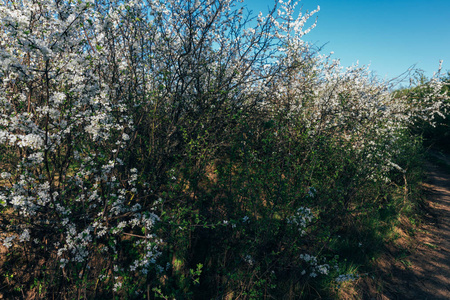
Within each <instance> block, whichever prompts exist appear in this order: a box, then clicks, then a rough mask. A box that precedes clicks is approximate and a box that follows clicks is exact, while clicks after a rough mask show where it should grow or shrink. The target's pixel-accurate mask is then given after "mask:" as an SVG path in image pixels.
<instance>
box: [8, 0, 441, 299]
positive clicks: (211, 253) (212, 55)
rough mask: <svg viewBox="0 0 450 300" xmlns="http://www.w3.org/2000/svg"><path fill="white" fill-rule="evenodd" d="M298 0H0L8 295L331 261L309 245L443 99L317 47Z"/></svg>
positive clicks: (254, 278)
mask: <svg viewBox="0 0 450 300" xmlns="http://www.w3.org/2000/svg"><path fill="white" fill-rule="evenodd" d="M295 6H296V3H293V2H291V1H287V2H285V3H283V2H282V1H280V3H276V4H275V8H274V9H273V10H272V11H270V12H269V13H268V14H267V15H264V14H262V13H260V14H259V15H258V16H257V17H252V15H250V14H247V13H245V12H244V9H243V7H242V6H241V5H240V4H238V3H236V2H235V1H232V0H226V1H218V0H197V1H181V0H170V1H149V2H145V1H144V2H142V1H135V0H131V1H125V2H124V1H101V0H98V1H93V0H86V1H77V2H73V1H52V0H43V1H34V0H22V1H4V2H2V4H1V6H0V20H1V22H0V27H1V31H0V35H1V38H0V45H1V47H0V80H1V85H0V161H1V162H0V173H1V179H0V205H1V210H2V211H1V220H0V226H1V227H0V228H1V232H0V234H1V241H0V243H1V245H2V246H3V247H4V248H6V251H7V253H8V256H7V257H6V258H5V261H3V262H2V270H3V271H4V272H3V273H4V274H13V273H14V274H16V275H15V276H14V277H11V276H12V275H11V276H5V278H2V281H3V283H2V286H7V287H8V288H7V289H6V290H7V293H8V296H9V297H31V296H32V295H35V296H36V297H41V298H49V297H53V298H55V297H56V298H58V297H59V298H107V297H115V296H117V297H120V298H136V299H142V298H146V299H148V298H154V297H163V298H164V297H165V298H169V297H170V298H202V297H204V298H225V297H230V296H231V297H238V296H239V297H243V298H263V297H269V296H271V297H282V296H283V295H286V294H287V291H289V290H291V291H295V293H297V291H300V290H303V288H302V286H305V285H308V284H311V280H314V278H315V277H320V276H328V277H330V278H331V280H333V278H336V276H339V274H336V272H334V273H333V272H331V271H330V267H329V265H328V264H327V263H324V264H320V265H319V264H318V262H317V259H319V260H320V261H322V260H325V258H320V257H319V256H320V255H322V252H321V249H323V248H324V247H325V246H326V245H327V244H328V243H329V236H331V235H334V234H335V233H336V232H337V231H339V230H341V229H342V228H344V227H345V226H344V225H345V224H346V222H347V221H346V220H348V218H352V217H354V215H353V214H352V212H354V211H358V210H360V209H362V208H364V209H365V210H366V211H367V212H368V213H370V212H371V210H373V209H375V208H376V207H378V206H379V201H380V200H379V199H380V193H381V192H380V191H382V190H383V189H384V190H385V189H386V182H389V181H390V180H391V177H392V176H391V175H392V173H393V172H396V171H398V170H401V171H402V172H403V171H405V172H406V170H407V166H405V165H402V164H400V163H399V161H398V159H399V157H401V156H402V155H403V154H404V151H406V150H405V149H407V148H408V147H409V145H408V144H406V143H405V139H404V138H403V137H404V136H405V130H406V128H407V125H408V124H409V123H410V122H411V118H413V117H414V118H416V117H419V118H422V119H424V120H431V119H432V118H433V116H434V115H435V114H436V113H439V112H441V111H442V110H443V109H444V108H445V107H444V106H445V105H446V104H445V102H436V101H434V99H436V98H435V97H432V96H430V97H427V98H424V99H418V101H416V102H414V103H411V102H410V101H406V98H405V99H403V98H394V97H392V95H391V93H390V92H389V86H388V85H386V84H384V83H381V82H378V81H376V80H373V79H371V77H370V74H369V73H368V72H367V70H366V69H364V68H361V67H357V66H356V67H353V68H350V69H347V70H345V71H344V70H342V69H341V68H340V67H339V62H338V61H334V60H331V59H330V57H329V56H321V55H319V54H317V53H315V51H313V49H311V48H310V46H309V45H308V44H307V43H305V42H304V41H303V40H302V36H303V35H304V34H307V33H308V32H309V31H310V30H311V29H312V28H314V26H315V23H312V24H311V23H308V20H309V19H310V18H311V17H312V16H313V15H314V14H315V13H316V12H317V11H318V9H317V10H314V11H312V12H310V13H306V14H300V15H298V16H296V10H295ZM307 24H310V25H309V26H307ZM426 88H427V89H428V90H431V94H430V95H433V94H436V93H440V90H441V89H440V88H441V81H439V80H438V78H436V79H435V80H432V81H430V82H429V83H428V84H427V87H426ZM439 95H441V94H439ZM312 186H313V187H314V189H313V188H312ZM380 187H381V188H380ZM367 190H370V191H371V194H370V195H369V194H368V193H367ZM332 225H333V226H335V228H334V229H332V228H330V226H332ZM330 251H331V250H330ZM331 252H332V251H331ZM304 253H312V254H314V256H305V255H304ZM323 255H324V257H325V253H324V254H323ZM330 255H331V254H330ZM312 257H313V258H314V259H312ZM317 257H319V258H317ZM305 270H308V272H309V273H307V272H306V271H305ZM313 274H314V275H313ZM341 275H342V274H341ZM333 276H334V277H333ZM337 278H343V277H337ZM292 297H296V296H295V295H294V296H292Z"/></svg>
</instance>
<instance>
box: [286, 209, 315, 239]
mask: <svg viewBox="0 0 450 300" xmlns="http://www.w3.org/2000/svg"><path fill="white" fill-rule="evenodd" d="M313 219H314V215H313V213H312V212H311V209H309V208H307V207H299V208H298V209H297V211H296V212H295V214H294V215H293V216H292V217H289V218H288V219H287V222H288V224H294V225H296V226H297V227H298V230H299V231H300V234H301V235H305V234H306V227H307V226H308V224H309V223H311V221H312V220H313Z"/></svg>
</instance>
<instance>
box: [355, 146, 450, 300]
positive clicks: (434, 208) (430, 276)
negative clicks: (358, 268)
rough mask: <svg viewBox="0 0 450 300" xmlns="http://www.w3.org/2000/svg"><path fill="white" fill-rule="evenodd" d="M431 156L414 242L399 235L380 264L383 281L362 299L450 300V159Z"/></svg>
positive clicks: (370, 285)
mask: <svg viewBox="0 0 450 300" xmlns="http://www.w3.org/2000/svg"><path fill="white" fill-rule="evenodd" d="M430 155H431V157H432V159H430V160H429V162H428V163H427V165H426V169H427V175H428V176H427V177H428V178H427V181H426V183H425V184H424V185H425V188H426V190H427V191H428V193H427V194H428V197H427V202H428V203H427V204H428V205H426V206H425V207H424V209H425V210H426V211H425V213H424V222H423V224H421V225H420V226H419V227H418V228H417V229H416V231H415V233H414V234H413V236H412V238H408V236H410V235H408V234H404V233H402V232H399V234H400V236H403V237H402V238H400V242H399V243H397V244H396V245H395V246H394V245H390V246H388V251H387V252H388V253H386V254H385V255H383V257H382V258H381V259H380V260H379V261H378V266H379V269H380V273H379V274H378V275H380V279H379V280H376V281H375V280H373V281H372V282H368V283H363V284H362V288H363V289H364V288H366V289H367V290H366V291H364V292H363V293H364V296H363V299H369V300H372V299H376V300H378V299H381V300H385V299H392V300H393V299H399V300H400V299H401V300H403V299H406V300H407V299H414V300H432V299H433V300H434V299H437V300H440V299H442V300H444V299H445V300H449V299H450V172H449V170H450V155H444V154H442V153H438V152H431V153H430ZM399 231H401V229H399Z"/></svg>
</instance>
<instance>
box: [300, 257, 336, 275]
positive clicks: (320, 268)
mask: <svg viewBox="0 0 450 300" xmlns="http://www.w3.org/2000/svg"><path fill="white" fill-rule="evenodd" d="M300 259H301V260H303V261H305V262H306V263H308V264H309V268H310V270H309V276H310V277H313V278H314V277H317V276H318V275H319V274H322V275H328V273H329V271H330V266H329V265H328V264H322V265H319V264H318V260H317V257H315V256H312V255H309V254H300ZM301 274H302V275H305V274H306V270H303V271H302V273H301Z"/></svg>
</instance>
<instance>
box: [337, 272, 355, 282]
mask: <svg viewBox="0 0 450 300" xmlns="http://www.w3.org/2000/svg"><path fill="white" fill-rule="evenodd" d="M358 277H359V276H358V275H355V274H342V275H339V276H338V277H336V279H335V281H336V282H337V283H342V282H346V281H353V280H356V279H358Z"/></svg>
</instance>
